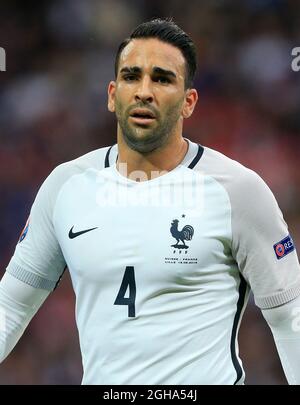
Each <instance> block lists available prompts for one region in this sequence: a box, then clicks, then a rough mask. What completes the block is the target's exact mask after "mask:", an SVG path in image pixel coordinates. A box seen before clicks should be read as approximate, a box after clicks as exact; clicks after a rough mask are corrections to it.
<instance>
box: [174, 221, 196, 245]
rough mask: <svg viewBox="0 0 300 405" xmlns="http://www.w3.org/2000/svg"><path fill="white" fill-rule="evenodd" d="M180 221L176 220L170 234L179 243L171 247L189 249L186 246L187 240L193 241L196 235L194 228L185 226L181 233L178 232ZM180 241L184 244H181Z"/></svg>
mask: <svg viewBox="0 0 300 405" xmlns="http://www.w3.org/2000/svg"><path fill="white" fill-rule="evenodd" d="M178 223H179V221H178V219H174V220H173V222H172V223H171V228H170V232H171V235H172V236H173V238H175V239H176V241H177V243H176V244H175V245H171V246H172V247H174V248H177V249H188V248H189V247H188V246H187V245H186V244H185V242H184V241H185V240H192V238H193V235H194V228H193V227H192V226H191V225H185V226H184V227H183V228H182V230H181V231H179V230H178ZM179 241H181V242H182V244H179Z"/></svg>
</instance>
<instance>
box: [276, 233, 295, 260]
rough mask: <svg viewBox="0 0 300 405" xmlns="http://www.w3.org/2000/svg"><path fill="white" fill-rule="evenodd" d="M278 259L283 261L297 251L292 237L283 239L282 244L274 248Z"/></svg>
mask: <svg viewBox="0 0 300 405" xmlns="http://www.w3.org/2000/svg"><path fill="white" fill-rule="evenodd" d="M273 248H274V251H275V254H276V257H277V259H278V260H279V259H282V258H283V257H284V256H286V255H288V254H289V253H291V252H292V251H293V250H295V245H294V241H293V239H292V238H291V236H290V235H288V236H287V237H286V238H284V239H282V240H281V241H280V242H278V243H275V245H274V246H273Z"/></svg>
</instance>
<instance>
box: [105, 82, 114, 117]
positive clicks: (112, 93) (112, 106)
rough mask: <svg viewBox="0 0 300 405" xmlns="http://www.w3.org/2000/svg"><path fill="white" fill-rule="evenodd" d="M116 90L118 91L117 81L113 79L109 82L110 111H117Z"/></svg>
mask: <svg viewBox="0 0 300 405" xmlns="http://www.w3.org/2000/svg"><path fill="white" fill-rule="evenodd" d="M115 92H116V82H114V81H111V82H109V85H108V89H107V95H108V102H107V108H108V111H110V112H115Z"/></svg>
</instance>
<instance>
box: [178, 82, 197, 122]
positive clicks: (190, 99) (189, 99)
mask: <svg viewBox="0 0 300 405" xmlns="http://www.w3.org/2000/svg"><path fill="white" fill-rule="evenodd" d="M197 101H198V93H197V90H196V89H188V90H187V91H186V95H185V101H184V105H183V109H182V116H183V118H189V117H190V116H191V115H192V114H193V111H194V108H195V105H196V103H197Z"/></svg>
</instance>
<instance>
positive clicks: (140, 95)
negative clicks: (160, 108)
mask: <svg viewBox="0 0 300 405" xmlns="http://www.w3.org/2000/svg"><path fill="white" fill-rule="evenodd" d="M135 101H137V102H139V101H142V102H144V103H145V102H148V103H151V102H152V101H153V92H152V86H151V78H150V77H144V78H142V79H141V80H140V81H139V84H138V87H137V90H136V93H135Z"/></svg>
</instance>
